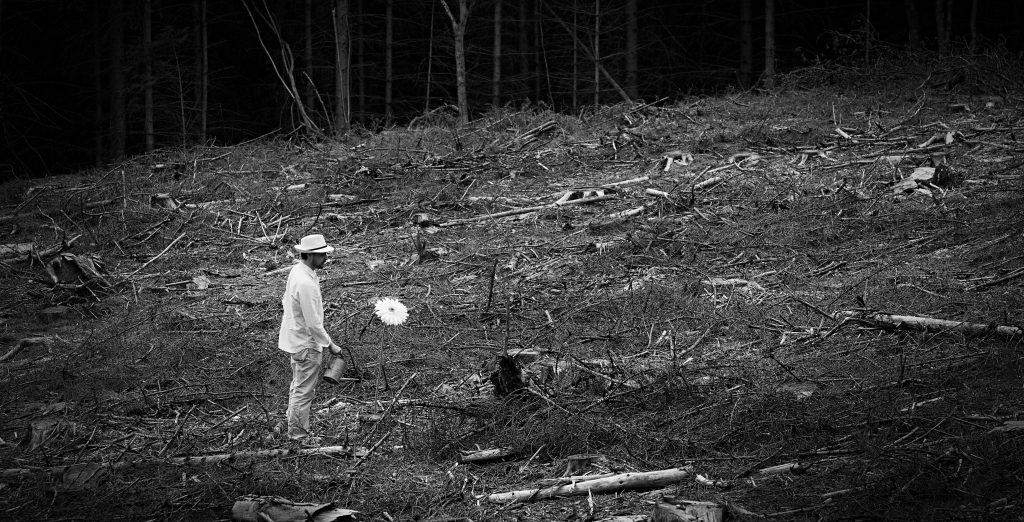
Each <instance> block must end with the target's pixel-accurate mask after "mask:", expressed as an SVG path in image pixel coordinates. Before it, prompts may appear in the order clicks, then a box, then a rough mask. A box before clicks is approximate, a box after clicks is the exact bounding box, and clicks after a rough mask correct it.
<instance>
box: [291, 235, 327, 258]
mask: <svg viewBox="0 0 1024 522" xmlns="http://www.w3.org/2000/svg"><path fill="white" fill-rule="evenodd" d="M295 251H296V252H299V253H301V254H326V253H328V252H334V247H332V246H330V245H328V244H327V241H326V240H324V236H323V234H310V235H308V236H306V237H304V238H302V241H300V242H299V244H297V245H295Z"/></svg>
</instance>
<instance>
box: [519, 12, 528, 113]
mask: <svg viewBox="0 0 1024 522" xmlns="http://www.w3.org/2000/svg"><path fill="white" fill-rule="evenodd" d="M529 6H530V2H529V0H519V76H520V77H522V79H523V80H522V81H523V88H524V89H528V87H527V86H528V85H529V81H530V38H529V37H530V16H529V11H528V9H529ZM527 92H529V91H527ZM526 97H527V98H529V95H527V96H526Z"/></svg>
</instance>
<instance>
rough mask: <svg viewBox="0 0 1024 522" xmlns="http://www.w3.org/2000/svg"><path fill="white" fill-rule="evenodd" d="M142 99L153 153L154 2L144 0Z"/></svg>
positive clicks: (144, 125) (147, 150)
mask: <svg viewBox="0 0 1024 522" xmlns="http://www.w3.org/2000/svg"><path fill="white" fill-rule="evenodd" d="M142 83H143V85H142V93H143V95H142V97H143V112H144V116H143V119H144V123H143V134H145V137H146V152H147V153H149V152H153V148H154V145H155V144H154V138H153V0H142Z"/></svg>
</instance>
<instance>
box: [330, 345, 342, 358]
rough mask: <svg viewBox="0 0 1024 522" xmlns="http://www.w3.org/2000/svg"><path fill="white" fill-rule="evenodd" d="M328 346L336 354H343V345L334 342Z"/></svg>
mask: <svg viewBox="0 0 1024 522" xmlns="http://www.w3.org/2000/svg"><path fill="white" fill-rule="evenodd" d="M328 348H330V349H331V353H333V354H334V355H341V347H340V346H338V345H337V344H334V343H333V342H332V343H331V345H330V346H329V347H328Z"/></svg>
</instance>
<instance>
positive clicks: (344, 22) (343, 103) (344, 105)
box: [334, 0, 352, 133]
mask: <svg viewBox="0 0 1024 522" xmlns="http://www.w3.org/2000/svg"><path fill="white" fill-rule="evenodd" d="M349 52H350V51H349V23H348V0H335V1H334V129H335V132H337V133H344V132H348V130H349V128H350V127H349V125H350V121H351V120H350V118H351V113H352V109H351V107H350V106H349V104H350V102H351V100H350V96H351V91H350V87H349V82H350V71H349V63H350V62H349V59H350V58H349Z"/></svg>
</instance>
